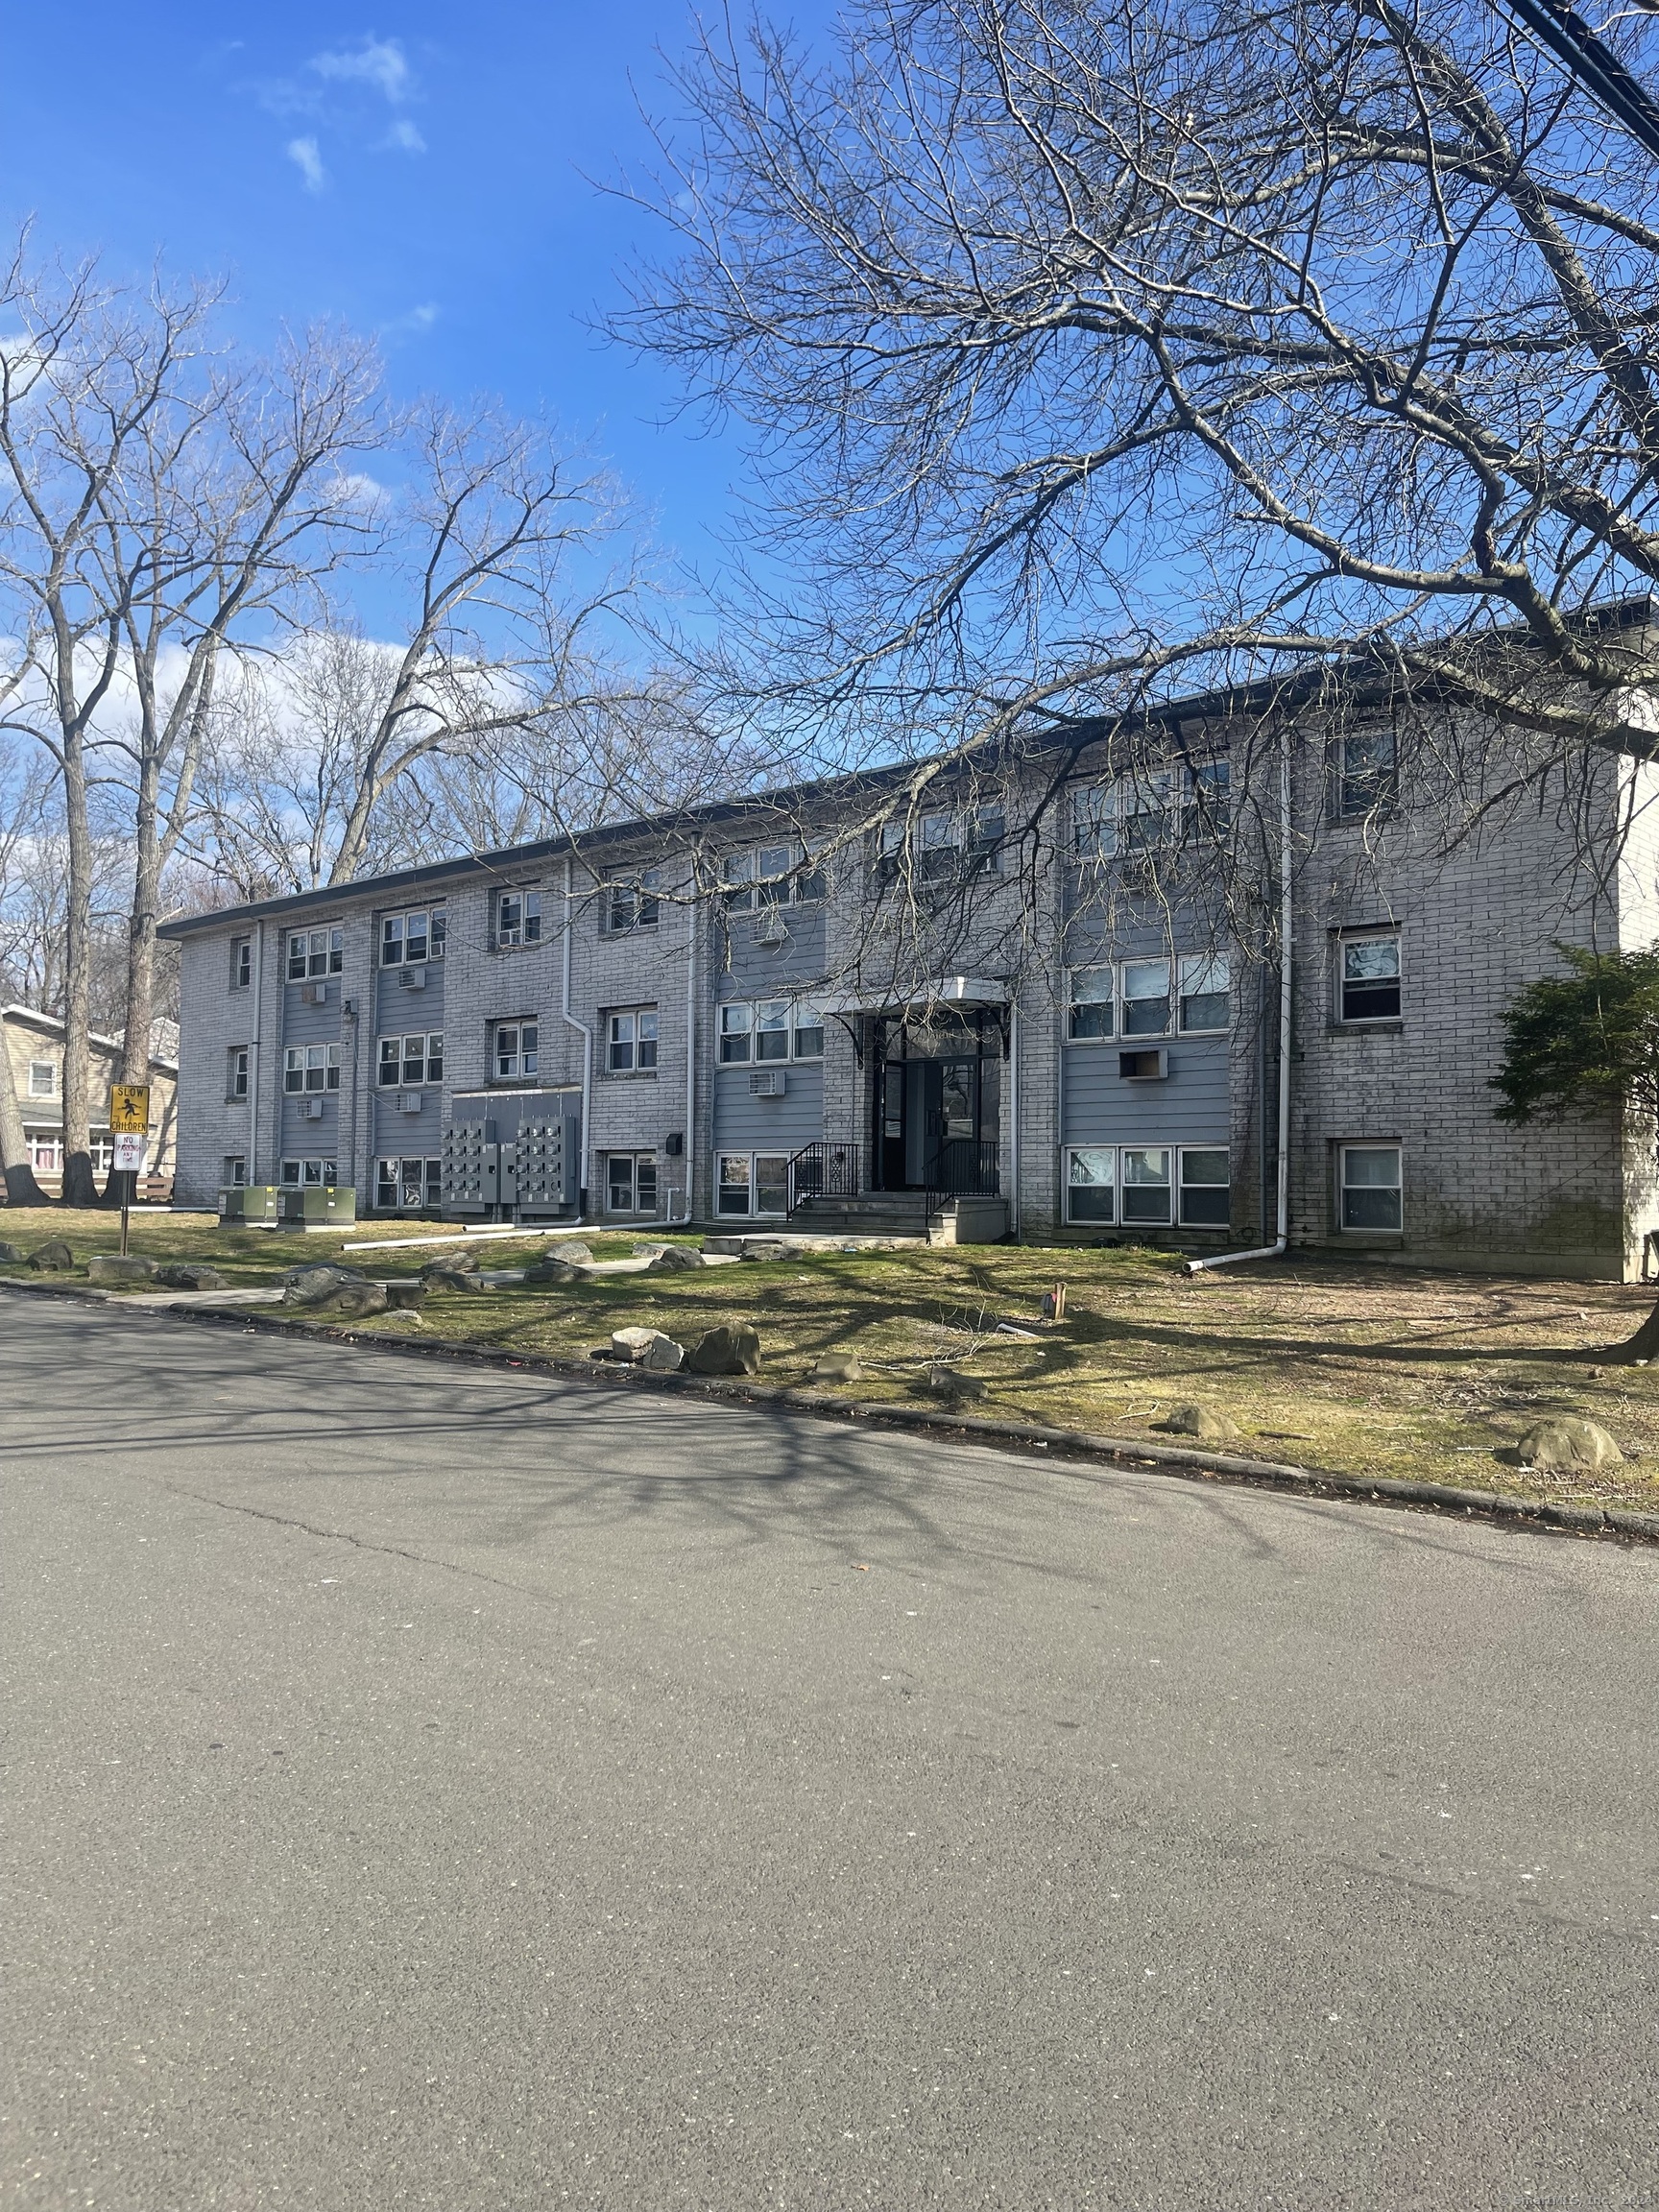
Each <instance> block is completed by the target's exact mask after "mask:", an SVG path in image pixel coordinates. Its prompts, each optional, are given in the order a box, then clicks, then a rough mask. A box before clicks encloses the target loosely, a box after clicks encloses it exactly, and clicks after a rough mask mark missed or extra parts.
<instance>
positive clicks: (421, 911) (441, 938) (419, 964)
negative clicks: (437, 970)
mask: <svg viewBox="0 0 1659 2212" xmlns="http://www.w3.org/2000/svg"><path fill="white" fill-rule="evenodd" d="M448 929H449V923H448V915H447V911H446V909H445V907H443V906H408V907H405V908H404V910H403V912H402V913H401V914H382V915H381V917H380V965H381V967H382V968H423V967H424V966H425V965H426V963H427V961H428V960H442V959H443V957H444V948H445V944H446V943H447V941H448Z"/></svg>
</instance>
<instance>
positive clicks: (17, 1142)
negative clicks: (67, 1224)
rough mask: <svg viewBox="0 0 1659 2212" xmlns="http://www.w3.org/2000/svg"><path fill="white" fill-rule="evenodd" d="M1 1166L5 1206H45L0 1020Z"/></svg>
mask: <svg viewBox="0 0 1659 2212" xmlns="http://www.w3.org/2000/svg"><path fill="white" fill-rule="evenodd" d="M0 1167H4V1169H5V1174H6V1203H7V1205H8V1206H44V1205H45V1203H46V1193H45V1191H44V1190H41V1188H40V1186H39V1184H38V1183H36V1180H35V1170H34V1168H33V1167H32V1166H30V1165H29V1146H28V1144H27V1143H26V1142H25V1141H24V1136H23V1114H22V1109H21V1108H20V1107H19V1106H18V1104H17V1079H16V1077H15V1076H14V1075H13V1074H12V1046H11V1043H10V1041H9V1039H8V1038H7V1035H6V1030H5V1026H4V1024H3V1023H0Z"/></svg>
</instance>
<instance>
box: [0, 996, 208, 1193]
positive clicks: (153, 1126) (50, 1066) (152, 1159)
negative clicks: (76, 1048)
mask: <svg viewBox="0 0 1659 2212" xmlns="http://www.w3.org/2000/svg"><path fill="white" fill-rule="evenodd" d="M0 1022H4V1024H5V1030H6V1048H7V1050H8V1051H9V1052H10V1053H11V1055H12V1077H13V1079H14V1081H15V1083H16V1086H17V1105H18V1108H19V1111H20V1112H21V1114H22V1117H23V1142H24V1144H25V1146H26V1147H27V1151H28V1157H29V1165H30V1166H31V1167H33V1168H34V1170H35V1178H36V1182H37V1183H38V1184H39V1185H40V1188H41V1189H42V1190H46V1191H49V1192H50V1193H51V1194H52V1195H53V1196H54V1197H55V1196H56V1195H57V1193H58V1190H59V1189H60V1183H61V1180H62V1173H63V1024H62V1022H60V1020H59V1018H58V1017H57V1015H56V1014H42V1013H40V1012H39V1011H38V1009H37V1008H36V1007H33V1006H7V1007H5V1008H0ZM91 1043H92V1080H91V1093H90V1095H91V1103H92V1114H91V1121H92V1167H93V1172H94V1173H95V1174H96V1175H97V1176H98V1178H99V1180H100V1182H102V1180H103V1178H104V1176H105V1175H107V1174H108V1170H109V1164H110V1158H111V1150H110V1141H109V1086H110V1085H111V1084H112V1083H118V1082H119V1081H120V1080H121V1057H122V1047H121V1041H120V1039H119V1038H118V1037H100V1036H94V1037H93V1038H92V1041H91ZM178 1083H179V1066H178V1062H177V1061H176V1060H172V1059H162V1058H160V1057H159V1056H154V1057H152V1059H151V1062H150V1155H149V1171H148V1173H147V1174H146V1175H145V1177H144V1179H143V1182H142V1184H141V1186H140V1192H139V1194H140V1196H142V1197H145V1198H152V1199H160V1198H166V1197H169V1196H170V1195H171V1194H172V1190H173V1174H174V1164H175V1163H174V1152H175V1145H174V1139H175V1135H176V1131H177V1121H178V1116H177V1103H178V1101H177V1092H178Z"/></svg>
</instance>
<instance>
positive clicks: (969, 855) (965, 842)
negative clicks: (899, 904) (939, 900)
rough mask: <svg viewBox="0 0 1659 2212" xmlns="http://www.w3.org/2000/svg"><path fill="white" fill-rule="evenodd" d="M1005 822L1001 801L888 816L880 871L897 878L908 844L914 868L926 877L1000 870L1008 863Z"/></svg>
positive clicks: (885, 878)
mask: <svg viewBox="0 0 1659 2212" xmlns="http://www.w3.org/2000/svg"><path fill="white" fill-rule="evenodd" d="M1003 828H1004V825H1003V816H1002V809H1001V807H1000V806H970V807H966V808H963V807H960V806H958V807H954V808H946V807H941V808H936V809H932V810H930V811H929V812H927V813H926V814H923V815H919V816H917V817H915V818H913V819H901V820H898V821H892V822H884V823H883V824H882V825H881V832H880V836H879V839H878V845H877V857H876V873H877V875H878V877H879V878H881V880H882V881H883V882H889V883H890V882H893V881H894V880H895V879H896V878H898V876H899V873H900V870H901V868H902V865H903V861H904V855H905V852H906V849H908V851H909V854H910V866H911V870H912V871H913V873H914V875H915V877H916V879H917V880H918V881H919V882H922V883H939V882H950V881H954V880H956V879H957V878H960V877H962V876H964V875H982V876H984V875H995V874H996V873H997V871H998V869H999V868H1000V867H1001V864H1002V861H1001V852H1002V838H1003Z"/></svg>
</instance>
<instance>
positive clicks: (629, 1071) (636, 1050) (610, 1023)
mask: <svg viewBox="0 0 1659 2212" xmlns="http://www.w3.org/2000/svg"><path fill="white" fill-rule="evenodd" d="M604 1022H605V1066H606V1068H607V1069H608V1070H609V1071H610V1072H611V1073H612V1074H613V1075H645V1074H649V1073H650V1072H651V1070H653V1069H654V1068H655V1067H656V1065H657V1009H656V1007H655V1006H613V1007H611V1008H609V1009H608V1010H607V1012H606V1014H605V1016H604Z"/></svg>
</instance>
